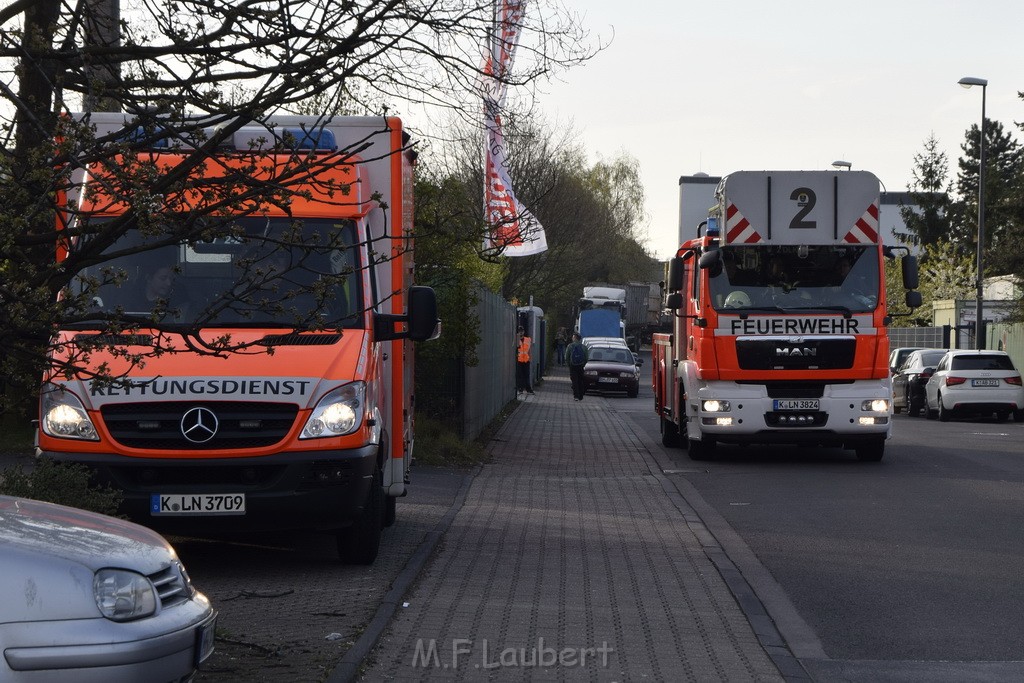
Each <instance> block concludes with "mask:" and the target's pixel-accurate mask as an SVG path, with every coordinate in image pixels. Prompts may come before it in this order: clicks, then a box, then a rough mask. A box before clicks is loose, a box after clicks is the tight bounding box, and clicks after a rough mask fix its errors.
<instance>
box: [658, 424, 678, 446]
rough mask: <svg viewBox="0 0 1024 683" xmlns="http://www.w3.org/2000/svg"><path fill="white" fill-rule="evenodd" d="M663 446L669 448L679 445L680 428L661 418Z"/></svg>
mask: <svg viewBox="0 0 1024 683" xmlns="http://www.w3.org/2000/svg"><path fill="white" fill-rule="evenodd" d="M661 444H662V445H663V446H668V447H669V448H674V447H676V446H678V445H679V427H677V426H676V423H674V422H672V421H671V420H666V419H665V418H661Z"/></svg>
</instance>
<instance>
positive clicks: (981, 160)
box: [957, 76, 988, 349]
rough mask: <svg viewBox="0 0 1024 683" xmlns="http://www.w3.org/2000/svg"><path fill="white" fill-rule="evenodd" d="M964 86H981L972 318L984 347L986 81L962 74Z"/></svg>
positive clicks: (978, 345)
mask: <svg viewBox="0 0 1024 683" xmlns="http://www.w3.org/2000/svg"><path fill="white" fill-rule="evenodd" d="M957 83H959V84H960V85H962V86H963V87H965V88H971V87H974V86H976V85H980V86H981V129H980V131H979V134H978V282H977V286H978V294H977V296H978V304H977V313H976V314H975V316H976V317H975V320H974V348H976V349H983V348H985V321H984V320H983V319H982V315H983V313H984V310H985V278H984V275H983V274H982V266H983V265H984V261H983V256H984V253H985V252H984V250H985V87H986V86H987V85H988V81H986V80H985V79H984V78H975V77H973V76H964V77H963V78H961V79H960V80H959V81H957Z"/></svg>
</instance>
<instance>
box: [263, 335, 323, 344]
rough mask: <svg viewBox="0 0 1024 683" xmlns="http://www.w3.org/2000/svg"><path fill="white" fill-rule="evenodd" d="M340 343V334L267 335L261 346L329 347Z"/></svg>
mask: <svg viewBox="0 0 1024 683" xmlns="http://www.w3.org/2000/svg"><path fill="white" fill-rule="evenodd" d="M339 341H341V335H340V334H268V335H267V336H265V337H263V339H260V344H261V345H263V346H330V345H331V344H337V343H338V342H339Z"/></svg>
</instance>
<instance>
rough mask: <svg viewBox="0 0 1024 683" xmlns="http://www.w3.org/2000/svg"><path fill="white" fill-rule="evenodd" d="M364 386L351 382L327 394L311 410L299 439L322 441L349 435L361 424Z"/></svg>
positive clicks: (360, 383) (363, 384)
mask: <svg viewBox="0 0 1024 683" xmlns="http://www.w3.org/2000/svg"><path fill="white" fill-rule="evenodd" d="M365 393H366V384H365V383H363V382H352V383H351V384H346V385H345V386H343V387H338V388H337V389H335V390H334V391H332V392H330V393H328V394H327V395H326V396H324V397H323V398H322V399H320V402H319V403H318V404H317V405H316V408H314V409H313V413H312V414H311V415H310V416H309V419H308V420H306V426H305V427H303V428H302V434H300V435H299V438H300V439H322V438H327V437H331V436H344V435H345V434H351V433H352V432H354V431H355V430H356V429H358V428H359V426H360V425H361V424H362V422H363V405H364V395H365Z"/></svg>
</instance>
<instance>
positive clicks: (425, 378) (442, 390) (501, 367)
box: [416, 287, 516, 441]
mask: <svg viewBox="0 0 1024 683" xmlns="http://www.w3.org/2000/svg"><path fill="white" fill-rule="evenodd" d="M476 298H477V304H476V305H475V306H474V307H473V311H472V312H473V314H474V315H475V316H476V317H477V318H478V319H479V321H480V344H479V346H478V347H477V349H476V357H477V361H478V362H477V364H476V365H474V366H468V365H466V359H465V358H464V357H461V356H457V357H451V358H444V359H440V360H431V362H430V366H429V367H426V366H425V365H424V364H422V363H421V364H419V365H418V367H417V368H416V377H417V381H416V385H417V387H416V394H417V399H416V402H417V406H418V409H419V410H422V411H423V412H424V414H426V415H428V416H429V417H431V418H432V419H434V420H437V421H439V422H442V423H443V424H445V425H446V426H447V427H449V428H450V429H452V430H454V431H455V432H456V433H458V435H459V436H460V437H462V438H463V439H465V440H467V441H469V440H472V439H475V438H476V437H477V436H479V435H480V432H482V431H483V429H484V427H486V426H487V425H488V424H489V423H490V422H491V421H492V420H493V419H494V418H495V417H496V416H497V415H498V414H499V413H500V412H501V411H502V409H503V408H504V407H505V406H506V405H508V403H509V402H510V401H512V399H514V398H515V396H516V377H515V371H516V343H515V340H516V309H515V307H514V306H512V304H510V303H508V302H507V301H505V300H504V299H502V298H501V297H500V296H498V295H497V294H494V293H492V292H490V291H488V290H486V289H484V288H483V287H479V288H478V289H477V291H476ZM442 330H443V321H442ZM442 334H443V332H442ZM428 343H429V342H428Z"/></svg>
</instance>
